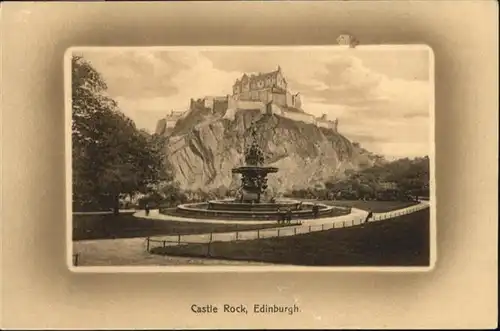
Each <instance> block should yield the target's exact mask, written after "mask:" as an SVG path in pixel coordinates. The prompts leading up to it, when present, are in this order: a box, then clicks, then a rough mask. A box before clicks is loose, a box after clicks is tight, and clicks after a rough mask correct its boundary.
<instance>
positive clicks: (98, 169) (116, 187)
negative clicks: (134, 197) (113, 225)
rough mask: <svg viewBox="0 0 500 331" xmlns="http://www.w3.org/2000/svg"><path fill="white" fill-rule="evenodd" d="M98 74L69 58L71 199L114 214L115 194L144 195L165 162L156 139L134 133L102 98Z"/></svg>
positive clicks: (161, 143)
mask: <svg viewBox="0 0 500 331" xmlns="http://www.w3.org/2000/svg"><path fill="white" fill-rule="evenodd" d="M106 90H107V85H106V83H105V81H104V79H103V77H102V76H101V74H100V73H99V72H97V71H96V70H95V69H94V68H93V67H92V65H91V64H90V63H89V62H87V61H86V60H85V59H84V58H83V57H80V56H74V57H73V58H72V116H73V121H72V141H73V200H74V202H75V205H76V208H83V207H84V206H86V205H90V206H92V208H95V207H96V206H98V207H100V208H114V209H115V210H117V208H118V207H117V206H118V198H119V196H120V194H133V193H137V192H141V193H147V192H148V191H150V190H151V189H152V187H154V185H155V184H157V183H158V182H160V181H161V180H166V179H168V174H166V173H165V165H166V160H165V157H164V156H163V153H162V150H163V148H164V140H163V138H162V137H161V136H157V135H150V134H149V133H147V132H146V131H143V130H138V129H137V128H136V126H135V124H134V122H133V121H132V120H131V119H129V118H128V117H126V116H125V115H124V114H123V113H122V112H121V111H120V110H119V108H118V104H117V103H116V102H115V101H114V100H113V99H112V98H110V97H109V96H108V95H107V94H106Z"/></svg>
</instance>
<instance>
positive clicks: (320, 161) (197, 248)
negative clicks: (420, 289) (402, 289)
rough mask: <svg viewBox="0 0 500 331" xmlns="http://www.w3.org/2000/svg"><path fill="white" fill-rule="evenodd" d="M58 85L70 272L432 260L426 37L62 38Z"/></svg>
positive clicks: (404, 265)
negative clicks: (271, 40)
mask: <svg viewBox="0 0 500 331" xmlns="http://www.w3.org/2000/svg"><path fill="white" fill-rule="evenodd" d="M65 95H66V100H65V101H66V114H67V121H66V123H67V137H66V139H67V141H66V143H67V150H69V153H68V155H67V167H68V174H69V176H68V177H67V181H68V183H67V188H68V198H67V199H68V200H67V203H68V208H67V224H68V226H67V230H68V231H67V240H68V247H67V249H68V264H69V266H70V269H71V270H72V271H86V270H91V271H93V270H104V269H102V268H103V267H104V268H106V267H112V268H113V269H112V270H113V271H120V270H123V271H133V270H134V268H135V270H146V269H147V270H155V271H175V270H179V268H183V267H189V268H191V267H198V269H197V270H208V269H207V268H208V267H217V268H220V267H236V269H234V268H233V269H231V270H240V269H241V271H244V270H246V269H245V268H243V267H253V269H252V270H264V269H263V268H266V269H265V270H292V269H286V268H290V267H293V268H298V267H300V268H306V270H311V269H314V270H317V269H321V270H365V269H366V270H381V271H384V270H398V271H399V270H401V271H405V270H408V271H415V270H424V271H425V270H431V269H432V267H433V265H434V263H435V261H436V251H435V248H436V247H435V245H436V243H435V233H436V219H435V183H434V58H433V52H432V50H431V48H429V47H428V46H424V45H400V46H398V45H391V46H388V45H371V46H363V45H357V44H356V45H352V44H350V45H335V46H280V47H270V46H251V47H250V46H245V47H240V46H238V47H236V46H231V47H222V46H217V47H196V46H189V47H74V48H70V49H68V50H67V52H66V56H65ZM138 267H143V268H141V269H137V268H138ZM96 268H97V269H96ZM144 268H146V269H144ZM148 268H154V269H148ZM204 268H205V269H204ZM270 268H271V269H270ZM182 270H185V269H182ZM212 270H213V268H212ZM215 270H217V269H215ZM221 270H224V269H221Z"/></svg>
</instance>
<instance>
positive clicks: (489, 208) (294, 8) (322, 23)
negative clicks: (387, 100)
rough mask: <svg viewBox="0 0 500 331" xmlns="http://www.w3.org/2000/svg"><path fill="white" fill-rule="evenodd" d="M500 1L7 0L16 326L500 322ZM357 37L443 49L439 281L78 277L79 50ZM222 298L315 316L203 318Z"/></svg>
mask: <svg viewBox="0 0 500 331" xmlns="http://www.w3.org/2000/svg"><path fill="white" fill-rule="evenodd" d="M495 5H497V3H496V2H493V1H436V2H431V1H387V2H385V1H384V2H376V3H375V2H367V1H345V2H333V1H332V2H326V1H321V2H320V1H318V2H315V1H310V2H307V3H306V2H269V3H265V4H264V3H259V2H252V3H237V2H230V3H193V2H187V3H179V2H175V3H154V4H150V3H144V4H138V3H18V4H15V3H7V4H5V3H3V4H2V13H1V14H2V22H1V24H2V27H3V28H4V29H2V32H3V34H2V46H3V47H2V79H3V81H4V82H7V83H6V84H2V87H3V90H2V92H3V95H2V106H3V107H2V110H3V112H2V120H3V121H2V124H3V126H2V135H3V136H2V137H3V139H2V152H3V155H2V160H5V162H3V163H2V170H3V171H2V184H3V185H2V207H3V208H2V220H5V221H4V222H2V239H3V240H2V267H3V268H2V274H1V276H2V326H3V327H5V328H23V327H24V328H34V327H38V328H45V327H51V328H106V327H111V328H173V327H176V328H195V327H207V326H209V327H214V328H227V327H238V326H243V325H244V326H246V327H249V328H266V329H272V328H283V327H296V328H367V327H368V328H422V327H424V328H425V327H434V328H489V327H495V326H496V325H497V262H498V259H497V249H496V248H497V241H498V237H497V233H498V223H497V216H498V209H497V194H498V188H497V179H498V173H497V166H496V165H497V162H498V159H497V151H498V149H497V148H498V145H497V144H498V140H497V137H498V127H497V123H498V111H497V110H498V101H497V91H498V23H497V22H498V10H495V9H498V7H495ZM111 6H113V8H111ZM443 13H446V14H445V15H443ZM346 28H349V30H350V31H349V32H351V33H352V34H353V35H355V36H356V37H357V38H358V39H359V40H360V41H361V43H362V44H415V43H418V44H420V43H424V44H428V45H430V46H431V47H432V48H433V50H434V53H435V61H436V80H435V84H436V122H435V123H436V170H437V172H436V182H437V187H438V190H437V192H436V194H437V201H438V203H439V207H438V209H437V221H438V230H439V231H438V233H437V239H438V251H439V260H438V263H437V264H436V268H435V269H434V270H433V271H432V272H428V273H375V274H374V273H356V272H355V273H311V274H310V275H308V274H307V273H295V272H289V273H279V274H278V273H264V274H259V275H258V277H256V274H254V273H242V274H234V273H198V274H195V273H178V274H177V273H175V274H124V273H120V274H116V273H109V274H75V273H71V272H70V271H68V269H67V267H66V263H65V240H64V239H63V238H64V230H63V228H64V226H63V224H64V222H65V208H64V204H63V203H61V201H64V197H65V194H66V193H65V183H64V179H63V177H62V176H61V174H63V173H64V169H65V156H64V147H63V144H64V119H63V117H64V116H63V113H64V111H63V108H64V97H63V94H62V91H63V68H62V65H61V58H62V56H63V54H64V51H65V49H66V48H68V47H70V46H76V45H91V44H92V45H95V46H105V45H116V46H130V45H134V46H141V45H143V46H145V45H147V46H151V45H166V44H171V45H188V44H191V45H193V44H195V45H196V44H198V45H207V44H212V45H213V44H219V45H230V44H234V45H241V44H266V45H275V44H291V45H300V44H306V43H308V44H315V45H321V44H331V43H332V40H333V39H335V38H336V36H337V35H338V34H339V33H340V32H341V30H344V29H346ZM5 31H9V32H11V31H15V33H9V34H7V33H6V32H5ZM243 39H244V42H242V41H243ZM493 132H495V134H493ZM249 284H251V285H249ZM321 293H331V295H329V296H325V295H322V294H321ZM207 300H209V301H211V302H214V303H217V302H256V301H265V300H269V301H272V302H275V303H279V302H290V301H293V300H298V301H299V303H300V304H301V307H302V309H303V312H302V313H301V314H297V315H294V316H290V317H279V316H264V317H257V316H248V317H247V318H244V319H242V318H241V317H238V316H193V315H192V314H191V313H190V312H189V309H188V305H189V304H190V303H192V302H197V301H198V302H199V301H207Z"/></svg>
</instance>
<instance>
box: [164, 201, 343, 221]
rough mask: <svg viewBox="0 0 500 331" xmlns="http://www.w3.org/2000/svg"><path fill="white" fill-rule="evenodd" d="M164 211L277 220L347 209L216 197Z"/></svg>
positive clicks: (339, 212) (192, 215) (328, 214)
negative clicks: (239, 201)
mask: <svg viewBox="0 0 500 331" xmlns="http://www.w3.org/2000/svg"><path fill="white" fill-rule="evenodd" d="M314 205H316V206H317V207H318V211H317V214H316V215H315V213H314V212H313V206H314ZM347 213H348V212H347ZM165 214H167V215H172V216H180V217H190V218H194V219H196V218H200V219H219V220H249V221H277V220H281V219H283V218H285V217H286V216H287V215H290V216H291V219H292V220H297V219H313V218H323V217H334V216H340V215H345V214H346V211H345V209H342V208H338V207H333V206H328V205H324V204H314V203H308V202H302V203H301V202H300V201H297V200H281V201H278V202H277V203H264V204H261V203H259V204H253V205H252V204H248V203H237V202H234V200H216V201H209V202H206V203H189V204H183V205H179V206H177V208H176V209H175V211H174V212H173V213H172V212H171V211H170V212H165Z"/></svg>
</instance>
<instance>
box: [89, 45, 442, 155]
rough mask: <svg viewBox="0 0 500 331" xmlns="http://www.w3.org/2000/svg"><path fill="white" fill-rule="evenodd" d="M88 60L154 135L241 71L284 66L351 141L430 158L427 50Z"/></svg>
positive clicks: (137, 54)
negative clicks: (163, 122)
mask: <svg viewBox="0 0 500 331" xmlns="http://www.w3.org/2000/svg"><path fill="white" fill-rule="evenodd" d="M84 57H85V58H86V59H88V60H90V61H91V62H92V64H93V65H94V66H95V67H96V69H97V70H98V71H99V72H101V73H102V75H103V77H104V78H105V80H106V82H107V83H108V86H109V91H108V92H109V94H111V95H112V96H113V97H114V98H115V99H116V100H117V101H118V103H119V105H120V107H121V108H122V109H123V111H124V112H125V113H126V114H127V115H128V116H129V117H131V118H132V119H133V120H134V121H135V122H136V124H137V126H138V127H142V128H146V129H148V130H150V131H152V130H154V128H155V125H156V122H157V120H158V119H159V118H161V117H163V116H164V115H165V114H166V113H168V112H170V110H172V109H176V110H181V109H186V108H187V107H188V105H189V100H190V98H198V97H203V96H206V95H226V94H229V93H231V87H232V84H233V82H234V80H235V79H236V78H238V77H240V76H241V75H242V74H243V73H245V72H246V73H252V72H268V71H271V70H274V69H276V68H277V67H278V65H279V66H281V68H282V70H283V73H284V75H285V77H286V78H287V80H288V83H289V87H290V88H291V89H292V90H293V91H294V92H300V93H301V95H302V100H303V106H304V109H305V110H306V111H307V112H309V113H312V114H314V115H316V116H320V115H322V114H327V116H328V117H329V118H331V119H334V118H338V119H339V130H340V131H341V133H342V134H344V135H346V136H347V137H348V138H350V139H353V140H356V141H358V142H360V143H361V144H362V145H363V146H365V147H366V148H367V149H370V150H372V151H373V152H375V153H380V154H384V155H395V154H398V155H399V154H401V155H403V154H404V153H406V154H408V155H410V154H412V155H413V154H415V155H423V154H428V153H429V152H428V147H429V144H428V130H429V124H430V120H431V119H430V117H429V115H430V114H429V102H430V100H431V97H432V94H431V93H432V91H431V90H430V88H431V82H430V80H429V67H428V66H429V60H428V58H429V54H428V53H427V51H425V52H424V51H420V50H411V51H409V50H388V51H385V50H377V51H374V50H363V49H362V48H360V49H356V50H341V51H332V50H331V49H330V50H328V49H322V50H309V49H305V48H301V49H296V48H295V49H294V48H288V49H285V50H266V49H262V48H261V49H260V50H257V51H255V50H250V51H248V50H246V51H242V50H237V51H233V50H230V51H219V50H217V51H201V52H199V51H197V50H196V49H188V50H182V51H181V50H168V51H149V50H147V49H144V50H142V51H120V52H118V51H114V50H113V51H98V52H88V53H85V54H84ZM404 146H406V147H404ZM405 148H406V152H405ZM391 153H392V154H391ZM419 153H421V154H419Z"/></svg>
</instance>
